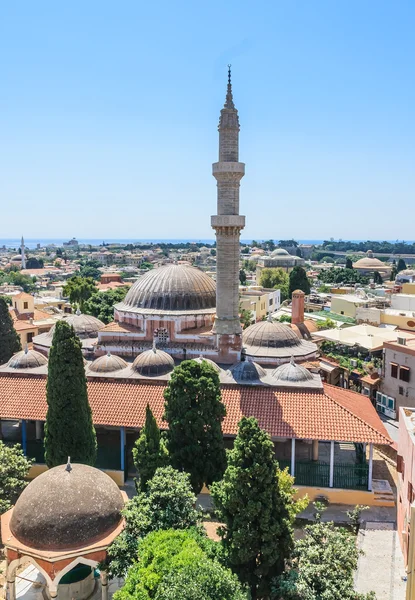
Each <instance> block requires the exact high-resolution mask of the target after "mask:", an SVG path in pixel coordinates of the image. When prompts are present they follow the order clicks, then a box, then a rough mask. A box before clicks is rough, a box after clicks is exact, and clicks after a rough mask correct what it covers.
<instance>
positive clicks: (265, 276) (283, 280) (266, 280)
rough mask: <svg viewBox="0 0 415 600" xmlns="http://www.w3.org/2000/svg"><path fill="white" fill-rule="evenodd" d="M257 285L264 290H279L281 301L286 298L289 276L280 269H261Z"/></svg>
mask: <svg viewBox="0 0 415 600" xmlns="http://www.w3.org/2000/svg"><path fill="white" fill-rule="evenodd" d="M259 285H261V286H262V287H264V288H273V289H276V290H277V289H279V290H280V292H281V301H283V300H287V298H288V287H289V276H288V273H286V272H285V271H284V270H283V269H281V267H278V268H275V269H274V268H273V269H271V268H265V269H262V271H261V275H260V278H259Z"/></svg>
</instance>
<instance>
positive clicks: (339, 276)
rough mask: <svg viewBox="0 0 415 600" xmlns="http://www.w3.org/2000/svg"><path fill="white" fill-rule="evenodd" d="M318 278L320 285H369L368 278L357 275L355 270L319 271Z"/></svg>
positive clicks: (335, 269) (335, 268) (333, 269)
mask: <svg viewBox="0 0 415 600" xmlns="http://www.w3.org/2000/svg"><path fill="white" fill-rule="evenodd" d="M318 278H319V280H320V281H321V282H322V283H343V284H349V283H351V284H354V283H360V284H361V285H367V284H368V283H369V278H368V277H365V276H364V275H362V274H361V273H359V271H357V270H356V269H341V268H339V267H334V268H331V269H326V270H324V271H320V273H319V276H318Z"/></svg>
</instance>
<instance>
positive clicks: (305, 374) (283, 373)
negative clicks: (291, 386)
mask: <svg viewBox="0 0 415 600" xmlns="http://www.w3.org/2000/svg"><path fill="white" fill-rule="evenodd" d="M272 378H273V379H274V380H275V382H276V383H281V384H283V383H300V382H301V383H306V382H307V381H313V380H314V378H313V375H312V374H311V373H310V371H308V370H307V369H306V368H305V367H302V366H301V365H296V364H295V362H294V359H293V358H291V361H290V362H289V363H286V364H285V365H281V366H280V367H277V368H276V369H274V371H273V372H272Z"/></svg>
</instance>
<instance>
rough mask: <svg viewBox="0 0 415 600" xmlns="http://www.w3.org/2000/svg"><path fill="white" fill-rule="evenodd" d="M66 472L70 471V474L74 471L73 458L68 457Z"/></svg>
mask: <svg viewBox="0 0 415 600" xmlns="http://www.w3.org/2000/svg"><path fill="white" fill-rule="evenodd" d="M66 471H68V473H70V472H71V471H72V465H71V457H70V456H68V462H67V463H66Z"/></svg>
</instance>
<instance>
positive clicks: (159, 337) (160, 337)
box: [154, 327, 169, 344]
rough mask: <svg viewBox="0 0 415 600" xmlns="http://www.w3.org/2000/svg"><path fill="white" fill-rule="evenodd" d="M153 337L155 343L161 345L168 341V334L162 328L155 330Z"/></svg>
mask: <svg viewBox="0 0 415 600" xmlns="http://www.w3.org/2000/svg"><path fill="white" fill-rule="evenodd" d="M154 337H155V339H156V341H157V342H159V343H161V344H163V343H166V342H167V341H168V339H169V332H168V331H167V329H164V328H163V327H159V329H156V331H155V332H154Z"/></svg>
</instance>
